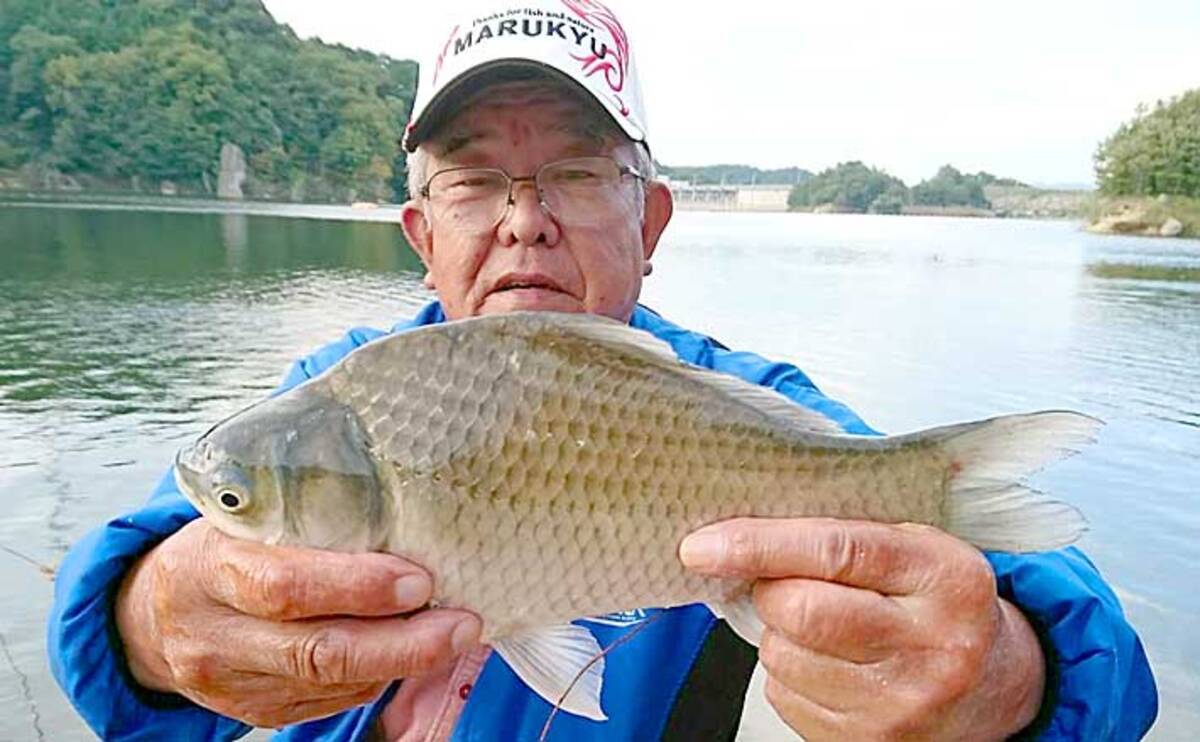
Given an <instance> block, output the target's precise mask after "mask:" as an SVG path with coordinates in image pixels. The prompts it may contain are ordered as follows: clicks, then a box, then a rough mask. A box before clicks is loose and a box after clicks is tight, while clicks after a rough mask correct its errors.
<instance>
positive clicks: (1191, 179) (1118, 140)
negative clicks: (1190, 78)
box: [1096, 89, 1200, 198]
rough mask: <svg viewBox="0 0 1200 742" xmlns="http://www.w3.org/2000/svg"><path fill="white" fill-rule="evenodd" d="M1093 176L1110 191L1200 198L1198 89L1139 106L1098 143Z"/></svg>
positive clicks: (1121, 194) (1124, 194)
mask: <svg viewBox="0 0 1200 742" xmlns="http://www.w3.org/2000/svg"><path fill="white" fill-rule="evenodd" d="M1096 179H1097V180H1098V181H1099V185H1100V190H1101V192H1102V193H1104V194H1105V195H1109V196H1158V195H1173V196H1191V197H1192V198H1200V89H1196V90H1192V91H1189V92H1187V93H1184V94H1183V95H1181V96H1179V97H1178V98H1175V99H1172V100H1171V101H1168V102H1162V101H1160V102H1159V103H1158V104H1157V105H1155V106H1154V108H1145V107H1143V108H1140V109H1139V110H1138V114H1137V116H1136V117H1135V118H1134V119H1133V120H1132V121H1130V122H1128V123H1125V124H1122V125H1121V127H1120V128H1119V129H1117V131H1116V133H1114V134H1113V135H1112V136H1111V137H1109V138H1108V139H1107V140H1106V141H1105V142H1104V143H1103V144H1101V145H1100V149H1099V150H1098V151H1097V153H1096Z"/></svg>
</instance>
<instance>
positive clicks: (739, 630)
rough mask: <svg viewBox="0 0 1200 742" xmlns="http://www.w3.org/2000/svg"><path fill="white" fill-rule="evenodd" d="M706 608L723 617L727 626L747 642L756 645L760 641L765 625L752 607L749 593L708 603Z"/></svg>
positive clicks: (752, 601)
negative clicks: (725, 600) (723, 601)
mask: <svg viewBox="0 0 1200 742" xmlns="http://www.w3.org/2000/svg"><path fill="white" fill-rule="evenodd" d="M708 609H709V610H710V611H712V612H713V615H715V616H716V617H717V618H723V619H725V623H727V624H729V628H731V629H733V631H734V633H735V634H737V635H738V636H740V637H742V638H743V639H745V640H746V641H748V642H749V643H751V644H753V645H754V646H756V647H757V646H758V645H759V643H760V642H762V635H763V629H764V628H765V626H764V625H763V622H762V619H761V618H759V617H758V612H757V611H756V610H755V609H754V600H753V599H752V598H751V597H750V593H746V594H745V595H743V596H742V597H740V598H738V599H737V600H733V601H730V602H728V603H710V604H709V605H708Z"/></svg>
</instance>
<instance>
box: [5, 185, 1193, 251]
mask: <svg viewBox="0 0 1200 742" xmlns="http://www.w3.org/2000/svg"><path fill="white" fill-rule="evenodd" d="M992 188H993V187H989V191H991V192H989V193H988V199H989V201H991V202H992V206H993V208H991V209H980V208H974V207H969V206H905V207H904V209H903V210H902V211H901V213H900V214H898V215H895V216H930V217H943V218H960V219H1036V220H1046V221H1077V222H1080V223H1082V224H1083V225H1084V228H1085V229H1086V230H1087V231H1089V232H1092V233H1093V234H1112V235H1134V236H1150V237H1183V238H1192V239H1195V238H1200V199H1191V198H1185V197H1181V196H1172V197H1162V196H1160V197H1157V198H1150V197H1120V198H1106V197H1102V196H1099V195H1097V194H1096V193H1095V192H1093V191H1049V190H1041V189H1036V188H1022V187H1010V186H996V187H994V188H995V189H996V190H992ZM17 206H21V207H32V208H64V209H88V208H104V209H106V210H110V211H144V212H163V213H180V214H228V215H243V216H268V217H281V218H297V219H327V220H335V221H358V222H373V223H382V224H399V222H400V214H401V205H400V204H389V203H382V204H376V203H370V202H361V203H355V204H330V203H298V202H292V201H261V200H249V199H247V200H232V199H229V200H222V199H216V198H203V197H194V196H160V195H153V194H146V193H134V192H126V193H119V192H113V191H85V190H58V191H34V190H24V189H14V188H8V189H6V188H0V208H4V207H17ZM677 209H678V210H680V211H707V212H711V213H747V214H755V213H757V214H764V213H809V214H842V213H858V212H849V211H845V210H841V211H839V210H838V209H836V208H834V207H833V206H832V204H826V205H824V206H818V207H816V208H813V209H793V210H790V211H783V210H780V209H774V210H766V209H728V208H703V206H702V205H700V206H697V205H691V206H686V205H685V206H680V205H678V204H677Z"/></svg>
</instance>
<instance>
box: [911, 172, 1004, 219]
mask: <svg viewBox="0 0 1200 742" xmlns="http://www.w3.org/2000/svg"><path fill="white" fill-rule="evenodd" d="M984 184H985V178H983V177H982V175H964V174H963V173H961V172H959V171H958V170H957V169H956V168H954V167H952V166H950V165H943V166H942V167H941V169H939V170H938V171H937V175H935V176H933V177H932V178H930V179H929V180H924V181H921V182H920V183H918V184H917V185H915V186H913V189H912V199H913V203H916V204H920V205H921V206H970V207H974V208H977V209H989V208H991V206H992V204H991V203H990V202H989V201H988V200H987V196H985V195H984V194H983V186H984Z"/></svg>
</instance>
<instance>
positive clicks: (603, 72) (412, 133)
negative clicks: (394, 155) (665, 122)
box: [404, 0, 648, 152]
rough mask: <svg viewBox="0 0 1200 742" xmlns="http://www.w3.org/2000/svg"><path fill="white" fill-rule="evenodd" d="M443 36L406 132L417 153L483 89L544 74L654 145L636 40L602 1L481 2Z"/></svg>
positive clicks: (425, 66) (425, 68) (426, 65)
mask: <svg viewBox="0 0 1200 742" xmlns="http://www.w3.org/2000/svg"><path fill="white" fill-rule="evenodd" d="M442 38H444V39H445V41H444V42H442V44H441V46H440V47H438V48H437V50H436V51H435V52H434V53H433V54H431V55H430V56H429V57H427V58H426V59H425V60H424V61H423V62H422V64H421V75H420V81H419V82H418V84H417V99H416V102H415V104H414V105H413V112H412V117H411V119H410V120H409V123H408V127H407V128H406V129H405V131H404V148H405V149H406V150H408V151H409V152H413V151H414V150H416V148H417V145H419V144H420V143H421V142H423V141H425V140H426V139H428V138H429V136H430V135H431V134H432V132H433V131H435V130H436V129H437V127H438V126H440V125H442V124H444V123H445V122H446V121H447V120H448V118H449V116H450V115H452V114H453V113H455V112H456V111H457V109H458V106H460V105H461V104H462V103H464V102H465V101H466V100H468V99H469V98H470V97H471V96H472V95H473V94H474V93H476V92H478V91H479V90H481V89H482V88H484V87H486V86H488V85H492V84H496V83H497V82H507V81H511V80H519V79H527V78H530V77H535V76H539V75H551V76H555V75H557V76H559V77H562V78H565V79H567V80H569V81H571V82H573V83H575V84H576V85H578V86H579V87H580V88H582V89H583V90H584V91H586V92H587V93H588V94H589V95H591V97H593V98H594V99H595V100H596V101H597V102H598V103H599V104H600V105H601V107H602V108H603V109H604V110H605V111H606V112H607V113H608V115H609V116H611V117H612V119H613V121H615V122H616V123H617V125H618V126H620V127H621V130H622V131H624V132H625V134H626V135H628V136H629V138H630V139H632V140H633V141H635V142H641V143H643V144H646V111H645V106H644V104H643V102H642V91H641V87H640V86H639V85H638V78H637V70H636V68H635V67H634V64H633V55H632V51H631V49H630V45H629V37H628V35H626V33H625V29H624V28H623V27H622V26H621V22H620V21H618V20H617V17H616V15H615V14H614V13H613V12H612V11H611V10H609V8H608V7H607V6H605V5H604V4H602V3H600V2H597V0H491V1H490V2H481V3H477V4H474V5H472V6H471V10H470V11H469V12H463V13H460V14H459V17H458V19H457V21H456V22H451V24H450V27H449V28H447V35H446V36H445V37H442ZM647 146H648V145H647Z"/></svg>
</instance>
